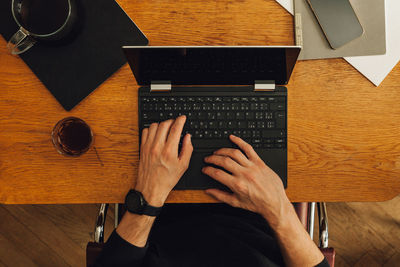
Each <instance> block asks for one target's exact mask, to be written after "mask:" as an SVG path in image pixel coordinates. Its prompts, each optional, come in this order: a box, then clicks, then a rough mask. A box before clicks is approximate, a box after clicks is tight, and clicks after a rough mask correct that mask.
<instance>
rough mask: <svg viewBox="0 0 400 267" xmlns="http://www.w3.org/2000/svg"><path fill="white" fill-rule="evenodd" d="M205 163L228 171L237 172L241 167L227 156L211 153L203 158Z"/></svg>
mask: <svg viewBox="0 0 400 267" xmlns="http://www.w3.org/2000/svg"><path fill="white" fill-rule="evenodd" d="M204 161H205V162H206V163H210V164H214V165H217V166H220V167H222V168H224V169H225V170H227V171H228V172H230V173H234V174H237V173H238V172H239V171H240V170H241V169H242V168H243V167H242V166H240V165H239V163H237V162H236V161H234V160H233V159H231V158H230V157H227V156H219V155H211V156H208V157H205V158H204Z"/></svg>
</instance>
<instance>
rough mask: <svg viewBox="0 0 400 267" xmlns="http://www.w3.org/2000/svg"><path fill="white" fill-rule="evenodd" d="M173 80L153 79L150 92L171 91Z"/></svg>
mask: <svg viewBox="0 0 400 267" xmlns="http://www.w3.org/2000/svg"><path fill="white" fill-rule="evenodd" d="M171 88H172V86H171V81H151V84H150V92H165V91H171Z"/></svg>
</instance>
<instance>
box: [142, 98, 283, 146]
mask: <svg viewBox="0 0 400 267" xmlns="http://www.w3.org/2000/svg"><path fill="white" fill-rule="evenodd" d="M140 101H141V119H140V122H141V126H142V127H141V128H144V127H149V126H150V124H151V123H152V122H160V121H164V120H167V119H170V118H176V117H178V116H180V115H186V117H187V121H186V124H185V127H184V131H183V134H186V133H190V134H191V135H192V143H193V146H194V148H195V149H202V148H203V149H210V148H221V147H234V145H233V144H232V143H231V142H230V141H229V139H228V137H229V135H230V134H234V135H236V136H239V137H241V138H242V139H244V140H245V141H246V142H248V143H250V144H251V145H252V146H253V147H254V148H263V149H276V148H286V97H285V96H277V97H275V96H271V97H268V96H265V95H264V96H251V97H246V96H151V97H147V96H146V97H140Z"/></svg>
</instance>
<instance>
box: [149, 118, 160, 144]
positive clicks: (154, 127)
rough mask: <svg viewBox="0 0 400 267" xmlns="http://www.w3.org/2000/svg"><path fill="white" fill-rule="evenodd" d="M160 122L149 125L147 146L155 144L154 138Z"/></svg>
mask: <svg viewBox="0 0 400 267" xmlns="http://www.w3.org/2000/svg"><path fill="white" fill-rule="evenodd" d="M157 128H158V123H156V122H155V123H152V124H151V125H150V127H149V133H148V135H147V140H146V146H151V145H152V144H153V141H154V138H155V136H156V133H157Z"/></svg>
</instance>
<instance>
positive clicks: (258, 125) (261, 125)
mask: <svg viewBox="0 0 400 267" xmlns="http://www.w3.org/2000/svg"><path fill="white" fill-rule="evenodd" d="M264 128H266V124H265V121H258V122H257V129H264Z"/></svg>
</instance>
